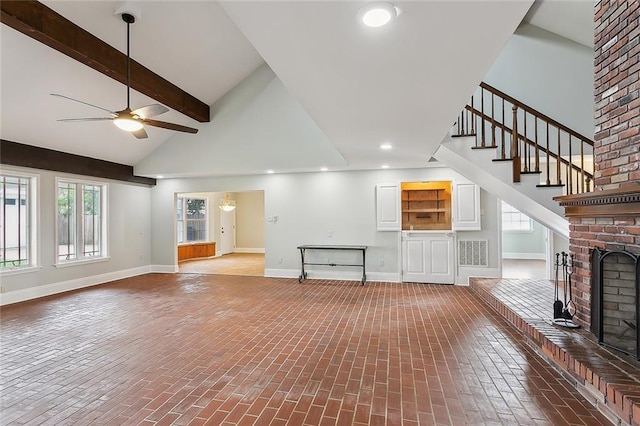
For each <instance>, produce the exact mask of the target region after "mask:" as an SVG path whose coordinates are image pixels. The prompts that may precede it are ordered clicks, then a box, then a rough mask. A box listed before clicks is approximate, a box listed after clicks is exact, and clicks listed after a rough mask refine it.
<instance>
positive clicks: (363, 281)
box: [362, 250, 367, 285]
mask: <svg viewBox="0 0 640 426" xmlns="http://www.w3.org/2000/svg"><path fill="white" fill-rule="evenodd" d="M366 259H367V251H366V250H362V285H364V283H365V282H367V271H366V267H365V265H366V264H367V262H366Z"/></svg>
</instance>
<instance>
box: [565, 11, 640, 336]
mask: <svg viewBox="0 0 640 426" xmlns="http://www.w3.org/2000/svg"><path fill="white" fill-rule="evenodd" d="M639 58H640V1H638V0H633V1H626V0H619V1H618V0H603V1H600V2H597V3H596V5H595V60H594V67H595V69H594V72H595V82H594V87H595V104H596V107H595V124H596V127H595V138H594V139H595V147H594V155H595V158H594V162H595V173H594V181H595V182H594V183H595V185H594V187H595V192H594V193H595V194H598V191H603V192H602V194H604V193H608V192H609V191H613V192H616V191H618V190H621V189H625V188H633V187H639V188H640V186H639V185H638V184H639V183H640V96H639V94H640V60H639ZM622 203H623V204H624V203H626V204H627V205H628V204H629V202H628V201H623V202H622ZM609 210H610V211H611V214H610V215H608V214H606V213H605V214H602V212H600V213H599V214H597V215H594V216H593V217H588V216H587V217H585V216H581V215H579V216H569V223H570V227H569V228H570V233H569V238H570V241H569V244H570V251H571V253H573V254H574V275H573V278H574V283H575V287H574V295H575V296H576V305H577V310H578V311H577V314H576V319H577V320H578V322H581V323H582V324H583V325H585V326H589V324H590V320H591V312H590V295H591V288H590V285H591V284H590V283H591V270H590V269H591V268H590V264H589V249H590V248H592V247H600V248H602V249H607V250H627V251H630V252H632V253H635V254H640V215H638V214H635V213H634V212H630V213H629V212H627V213H624V212H623V213H620V210H623V211H624V209H618V208H617V207H616V206H615V205H612V206H611V208H610V209H609Z"/></svg>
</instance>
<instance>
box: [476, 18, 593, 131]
mask: <svg viewBox="0 0 640 426" xmlns="http://www.w3.org/2000/svg"><path fill="white" fill-rule="evenodd" d="M593 55H594V53H593V48H589V47H586V46H584V45H582V44H579V43H576V42H573V41H571V40H568V39H566V38H564V37H561V36H559V35H556V34H554V33H550V32H548V31H545V30H543V29H541V28H539V27H536V26H534V25H530V24H522V25H521V26H520V27H519V28H518V29H517V31H516V32H515V33H514V35H513V36H512V37H511V38H510V39H509V41H508V43H507V44H506V46H505V47H504V50H503V51H502V53H501V54H500V56H498V58H497V59H496V61H495V62H494V64H493V65H492V67H491V69H490V70H489V72H488V73H487V75H486V76H485V77H484V79H483V81H484V82H486V83H488V84H490V85H492V86H494V87H496V88H497V89H499V90H501V91H503V92H505V93H507V94H508V95H510V96H512V97H514V98H516V99H518V100H519V101H522V102H524V103H525V104H528V105H529V106H531V107H533V108H535V109H537V110H539V111H540V112H542V113H544V114H546V115H548V116H549V117H551V118H553V119H555V120H556V121H558V122H560V123H562V124H564V125H565V126H568V127H569V128H571V129H573V130H575V131H577V132H578V133H581V134H582V135H584V136H586V137H588V138H593V135H594V127H595V124H594V95H593Z"/></svg>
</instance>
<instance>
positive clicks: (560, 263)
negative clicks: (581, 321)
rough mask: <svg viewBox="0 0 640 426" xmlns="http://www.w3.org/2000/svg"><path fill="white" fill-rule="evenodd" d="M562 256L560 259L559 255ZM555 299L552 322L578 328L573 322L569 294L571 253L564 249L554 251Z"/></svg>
mask: <svg viewBox="0 0 640 426" xmlns="http://www.w3.org/2000/svg"><path fill="white" fill-rule="evenodd" d="M561 256H562V260H560V257H561ZM560 270H562V281H560V280H559V278H560V277H559V275H560ZM555 272H556V279H555V283H554V284H555V301H554V302H553V320H552V323H553V324H555V325H560V326H562V327H568V328H578V327H580V325H578V324H576V323H575V322H573V316H574V315H575V313H576V306H575V304H574V303H573V298H572V295H571V275H572V274H573V254H572V255H569V254H567V253H565V252H564V251H563V252H562V253H556V263H555ZM560 285H562V290H563V293H564V294H563V300H562V301H561V300H560Z"/></svg>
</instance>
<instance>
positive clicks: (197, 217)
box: [176, 197, 209, 243]
mask: <svg viewBox="0 0 640 426" xmlns="http://www.w3.org/2000/svg"><path fill="white" fill-rule="evenodd" d="M208 217H209V209H208V205H207V200H206V199H205V198H185V197H178V198H177V201H176V218H177V223H176V227H177V234H178V235H177V236H178V243H186V242H191V241H207V222H208Z"/></svg>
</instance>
